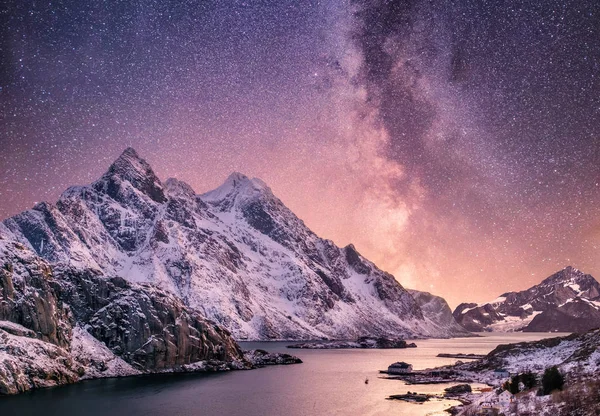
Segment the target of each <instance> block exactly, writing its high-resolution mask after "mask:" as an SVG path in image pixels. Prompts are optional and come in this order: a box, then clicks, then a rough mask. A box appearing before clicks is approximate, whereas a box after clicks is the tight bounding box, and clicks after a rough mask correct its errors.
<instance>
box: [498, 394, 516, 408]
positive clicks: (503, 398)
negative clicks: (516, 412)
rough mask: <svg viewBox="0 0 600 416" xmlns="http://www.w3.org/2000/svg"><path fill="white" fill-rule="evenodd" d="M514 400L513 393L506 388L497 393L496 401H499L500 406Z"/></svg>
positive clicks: (507, 404) (504, 405) (508, 404)
mask: <svg viewBox="0 0 600 416" xmlns="http://www.w3.org/2000/svg"><path fill="white" fill-rule="evenodd" d="M515 400H516V397H515V395H514V394H512V393H511V392H510V391H508V390H504V391H503V392H502V393H500V394H499V395H498V403H500V406H502V407H508V406H510V404H511V403H513V402H514V401H515Z"/></svg>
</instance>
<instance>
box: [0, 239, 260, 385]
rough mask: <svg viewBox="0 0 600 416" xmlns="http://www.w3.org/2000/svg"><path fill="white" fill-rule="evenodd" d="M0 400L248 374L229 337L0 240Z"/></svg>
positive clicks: (171, 300)
mask: <svg viewBox="0 0 600 416" xmlns="http://www.w3.org/2000/svg"><path fill="white" fill-rule="evenodd" d="M0 259H1V262H0V265H1V268H0V394H15V393H19V392H22V391H26V390H29V389H32V388H38V387H48V386H54V385H59V384H66V383H73V382H75V381H78V380H81V379H85V378H98V377H114V376H125V375H136V374H146V373H155V372H173V371H213V370H224V369H243V368H251V367H252V364H251V363H250V362H249V361H247V360H246V358H245V357H244V354H243V352H242V351H241V349H240V348H239V346H238V345H237V344H236V342H235V341H234V340H233V338H232V337H231V336H230V334H229V333H228V332H227V331H226V330H224V329H222V328H221V327H219V326H218V325H217V324H215V323H213V322H211V321H208V320H206V319H205V318H203V317H202V316H201V315H200V314H199V313H198V312H197V311H195V310H193V309H191V308H189V307H188V306H186V305H184V304H183V302H182V301H181V300H180V299H178V298H177V297H176V296H174V295H173V294H170V293H168V292H165V291H162V290H160V289H158V288H156V287H152V286H149V285H140V284H132V283H129V282H127V281H125V280H124V279H122V278H119V277H106V276H103V275H100V274H99V273H98V272H97V271H95V270H81V269H73V268H59V267H51V266H50V265H49V264H48V263H47V262H46V261H44V260H43V259H41V258H39V257H38V256H37V255H36V254H35V253H33V252H31V251H30V250H28V249H27V248H26V247H24V246H23V245H22V244H20V243H18V242H15V241H11V240H9V239H8V238H7V236H5V235H2V233H0Z"/></svg>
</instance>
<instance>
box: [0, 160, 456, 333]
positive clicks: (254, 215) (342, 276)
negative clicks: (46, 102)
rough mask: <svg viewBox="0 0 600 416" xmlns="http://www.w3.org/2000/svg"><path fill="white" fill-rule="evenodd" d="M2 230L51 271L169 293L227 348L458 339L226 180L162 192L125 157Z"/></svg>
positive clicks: (247, 182) (341, 251) (248, 187)
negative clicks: (90, 274)
mask: <svg viewBox="0 0 600 416" xmlns="http://www.w3.org/2000/svg"><path fill="white" fill-rule="evenodd" d="M0 229H3V230H4V233H5V234H6V235H8V236H10V238H12V239H14V240H16V241H19V242H20V243H21V244H23V245H24V246H25V247H27V248H28V249H30V250H32V251H34V252H35V253H37V254H38V255H39V256H40V257H42V258H44V259H45V260H47V261H48V262H49V263H50V264H51V265H53V266H56V267H57V268H63V269H70V270H88V271H92V270H93V271H95V272H96V273H97V274H98V276H101V275H103V276H121V277H123V278H124V279H125V280H126V281H127V282H133V283H147V284H152V285H153V286H154V287H159V288H161V289H162V290H164V291H166V292H168V293H172V294H174V295H175V296H176V297H177V298H179V299H181V300H182V301H183V303H184V304H185V305H187V306H189V307H191V308H192V309H195V310H198V311H200V312H201V313H202V315H203V316H205V317H206V318H208V319H211V320H214V321H216V322H218V323H220V324H221V325H223V326H224V327H225V328H227V329H228V330H229V331H231V333H232V334H233V335H234V337H235V338H236V339H256V340H266V339H316V338H328V339H331V338H333V339H356V338H358V337H360V336H389V337H422V336H432V337H447V336H456V335H466V334H467V333H466V331H465V330H464V329H463V328H461V327H460V326H458V325H457V324H456V322H454V320H452V319H446V318H448V317H447V316H445V317H444V319H445V321H444V323H443V324H440V323H439V322H438V318H439V317H440V314H439V312H440V311H439V310H438V309H437V306H439V305H440V302H434V303H429V305H427V303H428V302H429V301H430V300H431V299H428V300H427V301H425V303H422V304H420V303H419V302H417V301H415V299H414V298H413V296H411V294H410V293H408V292H407V291H406V290H405V289H404V288H403V287H402V286H401V285H400V284H399V283H398V282H397V281H396V280H395V279H394V277H393V276H391V275H390V274H388V273H385V272H383V271H381V270H379V269H378V268H377V267H376V266H375V265H374V264H373V263H371V262H369V261H368V260H367V259H365V258H364V257H362V256H361V255H360V254H359V253H358V252H357V251H356V249H355V248H354V247H353V246H352V245H349V246H346V247H344V248H340V247H337V246H336V245H335V244H334V243H333V242H331V241H329V240H325V239H321V238H319V237H318V236H316V235H315V234H314V233H313V232H312V231H311V230H310V229H308V227H306V225H305V224H304V223H303V222H302V221H301V220H300V219H299V218H298V217H296V216H295V215H294V214H293V213H292V212H291V211H290V210H289V209H288V208H287V207H285V205H284V204H283V203H282V202H281V201H280V200H279V199H278V198H276V197H275V196H274V195H273V193H272V192H271V190H270V189H269V188H268V186H267V185H266V184H265V183H263V182H262V181H260V180H259V179H249V178H247V177H245V176H244V175H241V174H239V173H234V174H232V175H231V176H230V177H229V178H228V179H227V181H226V182H225V183H224V184H223V185H222V186H220V187H219V188H217V189H216V190H214V191H211V192H208V193H206V194H203V195H197V194H196V193H195V192H194V191H193V190H192V189H191V188H190V186H188V185H187V184H185V183H183V182H181V181H178V180H176V179H168V180H167V181H166V182H164V183H162V182H161V181H160V180H159V179H158V177H157V176H156V175H155V174H154V172H153V171H152V169H151V167H150V166H149V165H148V164H147V163H146V162H145V161H144V160H142V159H141V158H140V157H139V156H138V155H137V154H136V152H135V151H134V150H133V149H127V150H126V151H125V152H124V153H123V154H122V155H121V156H120V157H119V158H118V159H117V160H116V161H115V162H114V163H113V164H112V165H111V166H110V168H109V169H108V171H107V172H106V173H105V174H104V175H103V176H102V177H101V178H100V179H98V180H97V181H96V182H94V183H92V184H91V185H88V186H77V187H72V188H69V189H68V190H66V191H65V192H64V193H63V195H62V196H61V197H60V199H59V200H58V202H57V203H56V204H55V205H52V204H49V203H40V204H38V205H36V206H35V207H34V208H33V209H31V210H28V211H25V212H23V213H21V214H19V215H16V216H14V217H12V218H9V219H7V220H5V221H4V222H3V224H0ZM99 279H101V277H99ZM148 290H150V289H148ZM161 293H162V292H161ZM82 296H83V295H82ZM125 303H126V301H125V300H123V301H122V302H121V304H119V307H125ZM444 303H445V302H444ZM436 305H437V306H436ZM115 307H117V306H115ZM430 312H433V313H430Z"/></svg>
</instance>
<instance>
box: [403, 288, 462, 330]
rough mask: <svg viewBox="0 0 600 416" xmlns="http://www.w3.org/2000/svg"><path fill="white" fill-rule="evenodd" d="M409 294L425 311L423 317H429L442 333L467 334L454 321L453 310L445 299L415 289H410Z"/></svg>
mask: <svg viewBox="0 0 600 416" xmlns="http://www.w3.org/2000/svg"><path fill="white" fill-rule="evenodd" d="M408 293H410V294H411V296H412V297H413V298H414V299H415V301H416V302H417V304H418V305H419V307H420V308H421V311H423V315H424V316H426V317H428V318H429V320H430V321H431V322H432V323H433V324H434V325H436V326H437V327H438V328H439V329H440V331H444V330H446V331H448V330H450V331H452V332H453V333H455V334H456V335H459V334H461V333H465V334H466V333H467V331H466V330H465V329H464V328H463V327H462V326H460V325H459V324H458V323H457V322H456V320H455V319H454V316H453V315H452V309H450V306H448V302H446V300H445V299H444V298H442V297H440V296H435V295H432V294H431V293H429V292H421V291H419V290H413V289H408Z"/></svg>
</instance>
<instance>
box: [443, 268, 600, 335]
mask: <svg viewBox="0 0 600 416" xmlns="http://www.w3.org/2000/svg"><path fill="white" fill-rule="evenodd" d="M453 314H454V318H455V319H456V321H457V322H458V323H459V324H461V325H462V326H463V327H464V328H466V329H468V330H469V331H473V332H480V331H494V332H510V331H526V332H549V331H551V332H584V331H587V330H590V329H593V328H598V327H600V283H598V281H597V280H596V279H594V278H593V277H592V276H591V275H589V274H584V273H582V272H581V271H579V270H577V269H574V268H572V267H566V268H565V269H563V270H561V271H559V272H557V273H555V274H553V275H552V276H550V277H548V278H547V279H545V280H544V281H542V282H541V283H540V284H539V285H536V286H533V287H531V288H530V289H527V290H524V291H522V292H509V293H505V294H503V295H501V296H500V297H499V298H497V299H496V300H494V301H492V302H488V303H483V304H475V303H461V304H460V305H458V307H457V308H456V309H455V310H454V313H453Z"/></svg>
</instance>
